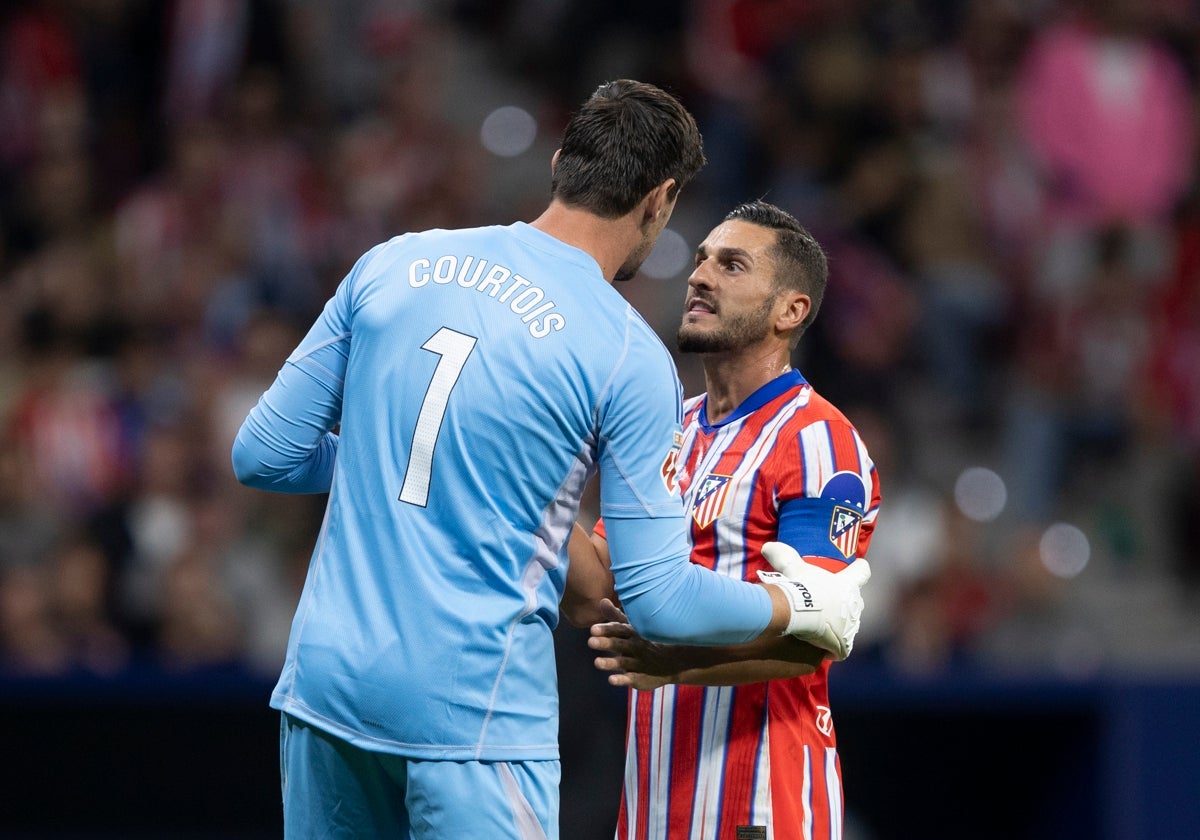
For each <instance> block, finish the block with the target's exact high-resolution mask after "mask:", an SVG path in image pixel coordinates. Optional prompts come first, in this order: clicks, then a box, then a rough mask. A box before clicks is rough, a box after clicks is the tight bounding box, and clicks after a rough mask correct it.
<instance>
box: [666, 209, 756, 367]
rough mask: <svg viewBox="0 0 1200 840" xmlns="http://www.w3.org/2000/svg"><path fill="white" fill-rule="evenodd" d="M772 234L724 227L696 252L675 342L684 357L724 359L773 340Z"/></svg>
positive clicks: (737, 225)
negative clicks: (710, 355) (723, 355)
mask: <svg viewBox="0 0 1200 840" xmlns="http://www.w3.org/2000/svg"><path fill="white" fill-rule="evenodd" d="M774 244H775V232H774V231H773V230H770V229H769V228H764V227H761V226H759V225H754V224H750V223H749V222H742V221H736V220H735V221H729V222H722V223H721V224H720V225H718V226H717V227H715V228H713V230H712V232H711V233H709V235H708V238H706V239H705V240H704V241H703V242H701V243H700V247H699V248H697V249H696V268H695V270H693V271H692V276H691V277H689V278H688V293H687V299H686V300H685V302H684V308H683V322H682V323H681V324H680V325H679V333H678V335H677V341H678V344H679V349H680V351H682V352H684V353H728V352H736V351H738V350H743V349H745V348H747V347H750V346H753V345H754V344H757V343H758V342H760V341H762V340H763V339H765V338H766V337H767V336H768V335H770V334H771V329H772V321H773V314H774V309H775V302H776V294H775V288H774V281H773V277H774V261H773V260H772V258H771V248H772V246H774Z"/></svg>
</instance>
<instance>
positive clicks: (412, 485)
mask: <svg viewBox="0 0 1200 840" xmlns="http://www.w3.org/2000/svg"><path fill="white" fill-rule="evenodd" d="M680 414H681V389H680V387H679V381H678V378H677V376H676V374H675V369H674V366H673V364H672V361H671V358H670V355H669V354H668V353H667V351H666V348H665V347H664V346H663V344H662V342H661V341H660V340H659V339H658V338H657V336H655V334H654V333H653V331H652V330H651V329H650V328H649V327H648V326H647V325H646V323H645V322H644V321H643V320H642V319H641V318H640V317H639V316H638V315H637V313H636V312H635V311H634V310H633V309H632V307H631V306H629V304H628V303H627V302H626V301H625V300H624V299H623V298H622V297H621V296H620V294H618V293H617V292H616V290H614V289H613V288H612V286H611V285H610V284H609V283H607V282H606V281H605V280H604V278H603V276H602V275H601V272H600V269H599V266H598V265H597V264H596V262H595V261H594V260H593V259H592V258H591V257H590V256H588V255H587V254H586V253H584V252H583V251H580V250H578V249H576V248H573V247H571V246H568V245H566V244H564V243H563V242H560V241H559V240H557V239H555V238H553V237H551V236H549V235H547V234H545V233H543V232H541V231H539V230H537V229H535V228H533V227H531V226H529V225H527V224H523V223H518V224H514V225H511V226H495V227H486V228H480V229H473V230H460V231H428V232H424V233H411V234H406V235H403V236H399V237H396V238H394V239H392V240H390V241H388V242H386V243H383V244H381V245H379V246H377V247H375V248H374V249H372V250H371V251H369V252H368V253H367V254H365V255H364V256H363V257H362V258H361V259H360V260H359V261H358V263H357V265H355V266H354V268H353V270H352V271H351V272H350V274H349V275H348V276H347V277H346V279H345V280H344V281H343V282H342V283H341V285H340V286H339V288H338V290H337V292H336V294H335V295H334V297H333V298H331V299H330V300H329V302H328V303H327V304H326V306H325V309H324V312H323V313H322V315H321V316H320V318H319V319H318V320H317V322H316V324H315V325H314V326H313V327H312V329H311V331H310V332H309V334H308V335H307V337H306V338H305V339H304V340H303V342H302V343H301V344H300V346H299V347H297V348H296V350H295V352H293V353H292V355H291V356H290V357H289V358H288V360H287V362H286V363H285V364H284V366H283V368H282V369H281V371H280V373H279V376H278V378H277V379H276V381H275V383H274V384H273V385H272V386H271V388H270V389H269V390H268V391H267V392H266V393H265V394H264V395H263V396H262V398H261V399H260V401H259V403H258V405H257V406H256V407H255V408H254V409H253V410H252V411H251V413H250V415H249V417H247V419H246V421H245V423H244V424H243V426H242V428H241V430H240V431H239V433H238V437H237V440H236V441H235V443H234V447H233V463H234V470H235V472H236V474H237V476H238V478H239V479H240V480H241V481H243V482H244V483H246V484H249V485H252V486H255V487H260V488H264V489H269V490H276V491H281V492H299V493H318V492H328V493H329V501H328V506H327V509H326V514H325V520H324V522H323V524H322V527H321V532H320V536H319V538H318V541H317V545H316V547H315V549H314V551H313V555H312V560H311V564H310V567H309V571H308V577H307V580H306V582H305V586H304V591H303V594H302V596H301V599H300V603H299V606H298V609H297V612H296V616H295V619H294V621H293V624H292V631H291V637H290V640H289V643H288V649H287V657H286V661H285V664H284V666H283V671H282V674H281V675H280V678H279V682H278V684H277V686H276V688H275V691H274V693H273V695H272V698H271V705H272V706H273V707H274V708H277V709H281V710H283V711H286V712H288V713H290V714H293V715H295V716H297V717H299V718H301V719H303V720H305V721H307V722H309V723H311V724H312V725H314V726H317V727H320V728H322V729H325V730H327V731H329V732H331V733H333V734H335V735H338V736H340V737H342V738H345V739H346V740H348V741H350V742H352V743H354V744H357V745H359V746H361V747H364V748H367V749H373V750H380V751H386V752H392V753H398V754H402V755H408V756H412V757H415V758H435V759H456V760H462V759H474V760H522V759H552V758H557V757H558V692H557V685H556V671H555V663H554V650H553V643H552V637H551V631H552V629H553V628H554V626H555V625H556V623H557V621H558V602H559V600H560V598H561V596H562V592H563V587H564V582H565V578H566V564H567V552H566V543H567V540H568V536H569V534H570V531H571V526H572V523H573V522H574V520H575V517H576V514H577V513H578V508H579V500H580V495H581V492H582V490H583V488H584V484H585V482H586V481H587V480H588V479H589V478H590V477H591V476H592V475H593V474H594V473H595V472H596V471H597V470H599V473H600V499H601V502H600V505H601V513H602V514H603V516H604V518H605V521H606V523H607V528H608V537H609V542H610V548H611V552H612V556H613V574H614V577H615V580H616V584H617V590H618V592H619V593H620V596H621V599H622V602H623V605H624V606H625V608H626V611H627V612H628V614H629V616H630V618H631V621H632V622H633V623H634V625H635V626H637V627H639V629H640V630H641V631H642V632H643V633H645V634H647V635H649V636H650V637H652V638H660V639H673V640H677V641H682V642H698V643H734V642H741V641H746V640H749V639H751V638H753V637H754V636H756V635H757V634H758V633H760V632H761V631H762V630H763V628H764V627H765V626H766V624H767V623H768V621H769V619H770V613H771V607H770V598H769V596H768V595H767V593H766V591H765V590H764V589H762V588H761V587H758V586H754V585H751V584H746V583H743V582H740V581H735V580H732V579H730V578H727V577H724V576H719V575H716V574H713V573H711V572H709V571H708V570H705V569H700V568H699V567H697V566H695V565H694V564H691V563H689V562H688V554H689V546H688V543H687V539H686V536H685V529H684V524H683V520H684V511H683V508H682V504H681V501H680V498H679V494H678V490H677V488H676V487H675V485H674V474H673V466H674V451H675V449H676V448H677V447H678V444H679V432H680V419H681V416H680ZM338 424H340V429H338V430H337V433H336V434H335V433H334V431H333V430H334V429H337V427H338ZM580 655H581V656H586V655H588V654H587V652H586V651H581V652H580Z"/></svg>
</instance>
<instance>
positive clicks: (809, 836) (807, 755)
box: [800, 744, 813, 840]
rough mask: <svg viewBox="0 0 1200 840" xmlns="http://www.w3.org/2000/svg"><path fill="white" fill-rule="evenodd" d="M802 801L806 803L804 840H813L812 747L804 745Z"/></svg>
mask: <svg viewBox="0 0 1200 840" xmlns="http://www.w3.org/2000/svg"><path fill="white" fill-rule="evenodd" d="M800 789H801V791H803V793H802V795H801V797H800V801H801V802H803V803H804V826H803V829H804V840H813V811H812V748H811V747H809V746H808V744H805V745H804V783H803V786H802V787H801V788H800Z"/></svg>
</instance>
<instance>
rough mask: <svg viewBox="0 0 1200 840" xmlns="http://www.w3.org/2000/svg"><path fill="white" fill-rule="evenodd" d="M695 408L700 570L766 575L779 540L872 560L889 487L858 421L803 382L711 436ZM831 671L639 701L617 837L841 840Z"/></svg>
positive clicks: (670, 690) (683, 468)
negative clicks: (768, 546)
mask: <svg viewBox="0 0 1200 840" xmlns="http://www.w3.org/2000/svg"><path fill="white" fill-rule="evenodd" d="M704 407H705V398H704V396H703V395H701V396H700V397H696V398H693V399H691V400H689V401H688V402H687V403H686V404H685V406H684V431H683V445H682V447H681V449H680V452H679V456H678V461H677V465H676V468H677V475H678V481H679V485H680V490H681V491H682V494H683V498H684V501H685V503H686V504H687V506H688V510H689V512H690V513H691V521H690V525H691V529H692V544H693V550H692V562H694V563H699V564H701V565H704V566H707V567H709V568H711V569H715V570H717V571H719V572H722V573H724V574H727V575H731V576H733V577H737V578H742V579H745V580H752V581H753V580H757V575H756V572H758V571H759V570H767V569H769V566H768V565H767V563H766V561H765V560H763V559H762V556H761V554H760V549H761V546H762V544H763V543H764V542H768V541H771V540H775V539H780V540H782V541H784V542H787V543H789V544H791V545H792V546H794V547H795V548H796V549H797V550H798V551H799V552H800V554H801V555H803V556H804V557H805V558H806V559H807V560H809V561H810V562H814V563H817V564H819V565H821V566H822V567H824V568H828V569H830V570H832V571H837V570H838V569H840V568H844V567H845V566H846V565H847V564H848V563H849V562H851V561H852V560H854V559H855V558H857V557H862V556H864V555H865V554H866V551H867V545H868V543H869V542H870V539H871V533H872V530H873V528H874V525H875V518H876V515H877V512H878V509H879V481H878V476H877V474H876V471H875V466H874V464H873V463H872V462H871V459H870V458H869V456H868V454H867V450H866V447H865V446H864V444H863V442H862V440H861V439H860V438H859V436H858V433H857V432H856V431H855V429H854V427H853V426H852V425H851V424H850V422H849V421H848V420H847V419H846V418H845V417H844V416H843V415H842V413H841V412H840V411H838V410H837V409H836V408H835V407H834V406H833V405H831V404H830V403H829V402H828V401H826V400H825V399H823V398H822V397H820V396H819V395H818V394H817V393H816V392H815V391H813V389H812V387H811V386H810V385H809V384H808V383H807V382H805V381H804V379H803V378H802V377H801V376H800V375H799V374H798V373H796V372H794V371H791V372H788V373H787V374H784V375H783V376H781V377H779V378H777V379H775V380H774V381H772V382H770V383H768V384H767V385H765V386H764V387H763V388H761V389H759V390H758V391H756V392H755V393H754V394H753V395H751V396H750V397H749V398H748V399H747V400H746V401H745V402H744V403H743V404H742V405H741V406H740V407H739V408H738V409H737V411H735V412H734V413H733V414H732V415H730V417H729V418H727V419H725V420H723V421H722V422H721V423H720V424H718V425H715V426H714V425H709V424H708V423H707V421H706V418H705V413H704ZM828 672H829V661H828V660H826V661H825V662H824V663H823V664H822V665H821V667H820V668H819V669H818V670H817V671H816V673H814V674H812V675H810V676H806V677H796V678H792V679H786V680H772V681H770V682H762V683H755V684H750V685H742V686H734V687H703V686H676V685H672V686H665V687H663V688H660V689H658V690H657V691H653V692H640V691H630V696H629V718H628V723H627V735H626V765H625V783H624V789H623V793H622V801H621V809H620V816H619V822H618V827H617V838H618V840H656V838H657V839H658V840H735V838H736V840H743V839H744V840H756V839H757V838H764V839H765V840H771V838H773V840H792V838H796V840H801V839H803V840H836V838H840V837H841V836H842V814H843V812H842V788H841V766H840V763H839V760H838V754H837V740H836V736H835V733H834V728H833V717H832V714H831V712H830V709H829V696H828Z"/></svg>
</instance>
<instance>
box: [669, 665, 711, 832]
mask: <svg viewBox="0 0 1200 840" xmlns="http://www.w3.org/2000/svg"><path fill="white" fill-rule="evenodd" d="M674 695H675V703H674V717H675V720H674V723H673V724H672V723H671V722H669V721H664V722H663V723H662V724H661V725H662V726H664V727H669V728H670V732H671V747H670V752H669V753H668V754H666V755H664V756H663V757H662V758H663V760H666V761H669V762H670V767H671V773H670V788H671V789H670V794H669V795H668V798H667V808H668V809H669V810H668V813H667V826H668V835H667V836H669V837H680V836H686V834H680V833H678V832H686V831H687V828H688V826H689V825H691V821H692V805H693V803H694V802H695V799H696V790H697V788H696V768H697V767H698V766H699V761H698V758H699V754H700V753H699V749H698V746H697V739H696V737H695V736H694V733H697V732H700V731H701V729H702V728H703V726H702V725H703V718H704V714H703V706H704V704H703V702H702V698H703V696H704V689H703V688H700V687H699V686H693V685H680V686H676V687H675V691H674Z"/></svg>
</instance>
